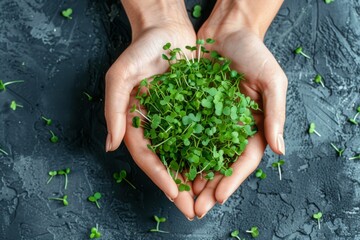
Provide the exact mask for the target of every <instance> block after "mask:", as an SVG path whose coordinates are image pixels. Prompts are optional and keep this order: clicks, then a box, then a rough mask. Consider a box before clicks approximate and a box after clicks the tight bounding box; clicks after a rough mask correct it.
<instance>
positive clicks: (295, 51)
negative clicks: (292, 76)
mask: <svg viewBox="0 0 360 240" xmlns="http://www.w3.org/2000/svg"><path fill="white" fill-rule="evenodd" d="M294 53H295V54H301V55H303V56H304V57H306V58H309V59H310V57H309V56H308V55H306V54H305V53H304V52H303V49H302V47H298V48H296V49H295V50H294Z"/></svg>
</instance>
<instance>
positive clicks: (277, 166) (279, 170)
mask: <svg viewBox="0 0 360 240" xmlns="http://www.w3.org/2000/svg"><path fill="white" fill-rule="evenodd" d="M284 163H285V161H284V160H282V159H280V160H279V161H277V162H274V163H272V164H271V166H272V167H274V168H277V169H278V172H279V179H280V181H281V179H282V177H281V170H282V169H281V166H282V165H284Z"/></svg>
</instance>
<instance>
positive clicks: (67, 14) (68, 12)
mask: <svg viewBox="0 0 360 240" xmlns="http://www.w3.org/2000/svg"><path fill="white" fill-rule="evenodd" d="M72 13H73V10H72V8H68V9H65V10H63V11H61V14H62V15H63V17H64V18H67V19H72V16H71V15H72Z"/></svg>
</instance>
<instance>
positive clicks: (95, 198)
mask: <svg viewBox="0 0 360 240" xmlns="http://www.w3.org/2000/svg"><path fill="white" fill-rule="evenodd" d="M100 198H101V193H99V192H96V193H94V195H92V196H89V197H88V200H89V201H90V202H94V203H95V204H96V206H97V207H98V208H99V209H100V204H99V202H98V200H100Z"/></svg>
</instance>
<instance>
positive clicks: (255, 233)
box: [246, 227, 259, 238]
mask: <svg viewBox="0 0 360 240" xmlns="http://www.w3.org/2000/svg"><path fill="white" fill-rule="evenodd" d="M246 232H247V233H250V234H251V236H252V237H253V238H256V237H258V236H259V229H258V228H257V227H252V228H251V229H250V230H246Z"/></svg>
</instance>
